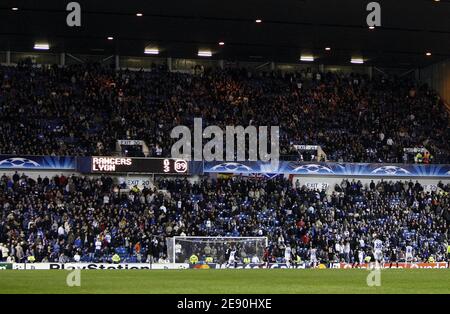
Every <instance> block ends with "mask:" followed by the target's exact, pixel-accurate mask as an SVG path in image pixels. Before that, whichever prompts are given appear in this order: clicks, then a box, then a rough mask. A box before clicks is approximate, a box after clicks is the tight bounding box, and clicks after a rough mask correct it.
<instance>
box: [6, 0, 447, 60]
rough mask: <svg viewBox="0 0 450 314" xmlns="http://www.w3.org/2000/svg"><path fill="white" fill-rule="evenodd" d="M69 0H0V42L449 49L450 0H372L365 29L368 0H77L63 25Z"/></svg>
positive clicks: (68, 46)
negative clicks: (373, 22)
mask: <svg viewBox="0 0 450 314" xmlns="http://www.w3.org/2000/svg"><path fill="white" fill-rule="evenodd" d="M69 2H70V1H69V0H66V1H63V0H2V1H1V3H0V50H11V51H30V50H32V49H33V45H34V43H35V42H37V41H47V42H49V43H50V49H51V50H50V51H53V52H63V51H64V52H70V53H83V54H105V55H112V54H120V55H128V56H144V47H146V46H152V47H158V48H159V50H160V56H162V57H167V56H171V57H182V58H197V52H198V50H199V49H206V50H211V51H212V53H213V58H214V59H225V60H242V61H245V60H249V61H261V62H263V61H276V62H288V63H296V62H300V61H299V59H300V55H301V54H306V55H314V57H315V60H316V62H319V63H323V64H349V63H350V58H351V57H352V56H353V57H363V58H364V59H365V60H367V64H373V65H378V66H387V67H389V66H392V67H405V68H411V67H416V66H425V65H427V64H429V63H433V62H437V61H440V60H443V59H446V58H449V57H450V22H449V16H450V0H440V1H434V0H395V1H393V0H385V1H378V2H379V3H380V4H381V7H382V16H381V19H382V27H379V28H375V29H373V30H371V29H369V28H368V26H367V24H366V16H367V14H368V12H367V11H366V5H367V4H368V3H369V2H370V1H369V0H241V1H238V0H228V1H211V0H189V1H186V0H185V1H178V0H164V1H144V0H140V1H138V0H128V1H116V0H95V1H92V0H90V1H88V0H78V2H79V3H80V4H81V8H82V26H81V27H68V26H66V16H67V13H68V12H67V11H66V5H67V3H69ZM13 7H15V8H18V10H12V8H13ZM137 13H141V14H142V16H137V15H136V14H137ZM257 19H261V20H262V22H261V23H256V22H255V20H257ZM107 37H113V38H114V39H113V40H108V39H107ZM220 41H222V42H224V45H223V46H221V45H219V44H218V43H219V42H220ZM326 47H329V48H331V50H329V51H326V50H325V48H326ZM427 52H430V53H431V56H426V53H427Z"/></svg>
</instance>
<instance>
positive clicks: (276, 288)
mask: <svg viewBox="0 0 450 314" xmlns="http://www.w3.org/2000/svg"><path fill="white" fill-rule="evenodd" d="M68 274H69V271H65V270H34V271H33V270H28V271H27V270H2V271H0V293H1V294H4V293H133V294H134V293H164V294H165V293H176V294H183V293H185V294H187V293H217V294H227V293H229V294H237V293H262V294H265V293H268V294H272V293H447V294H448V293H450V270H449V269H414V270H411V269H408V270H401V269H386V270H381V273H380V279H381V282H380V283H381V285H380V286H372V287H370V286H368V285H367V276H368V275H369V271H367V270H361V269H343V270H337V269H309V270H308V269H303V270H295V269H254V270H200V269H187V270H151V271H149V270H82V271H81V272H80V274H81V277H80V278H81V281H80V284H81V286H79V287H77V286H74V287H68V286H67V283H66V278H67V275H68Z"/></svg>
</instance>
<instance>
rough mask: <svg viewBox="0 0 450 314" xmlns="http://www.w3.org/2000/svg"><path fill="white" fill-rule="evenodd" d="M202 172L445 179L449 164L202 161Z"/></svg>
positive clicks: (449, 172)
mask: <svg viewBox="0 0 450 314" xmlns="http://www.w3.org/2000/svg"><path fill="white" fill-rule="evenodd" d="M203 172H204V173H234V174H265V175H267V176H271V175H274V174H294V175H311V176H318V175H319V176H364V177H444V178H445V177H448V178H450V165H439V164H430V165H423V164H371V163H334V162H317V163H314V162H291V161H280V162H279V164H278V166H276V167H274V166H272V164H271V163H268V162H261V161H246V162H215V161H211V162H204V163H203Z"/></svg>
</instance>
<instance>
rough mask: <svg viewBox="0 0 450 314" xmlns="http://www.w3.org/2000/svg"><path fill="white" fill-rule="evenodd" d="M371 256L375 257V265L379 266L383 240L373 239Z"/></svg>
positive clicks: (381, 257) (381, 258)
mask: <svg viewBox="0 0 450 314" xmlns="http://www.w3.org/2000/svg"><path fill="white" fill-rule="evenodd" d="M373 257H374V259H375V265H376V266H379V264H380V263H381V262H382V261H383V241H381V240H380V239H375V241H373Z"/></svg>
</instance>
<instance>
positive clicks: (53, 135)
mask: <svg viewBox="0 0 450 314" xmlns="http://www.w3.org/2000/svg"><path fill="white" fill-rule="evenodd" d="M268 112H270V113H271V114H270V115H268V114H267V113H268ZM194 117H202V118H203V120H204V123H207V124H208V125H218V126H221V127H222V126H224V125H243V126H247V125H250V124H252V125H268V126H270V125H279V126H280V129H281V138H280V143H281V153H282V155H283V156H284V158H287V159H293V160H306V161H307V160H310V159H311V156H307V155H304V154H299V153H298V152H297V150H296V149H294V146H293V145H295V144H308V145H320V146H321V147H322V149H323V150H324V151H325V152H326V154H327V159H328V160H330V161H338V162H390V163H412V162H424V163H431V162H432V163H449V162H450V161H449V156H450V154H449V152H450V146H449V145H450V128H449V122H448V121H449V115H448V112H447V110H446V109H445V107H444V105H443V103H442V102H441V100H440V99H439V97H438V96H437V95H436V94H435V93H434V92H433V91H431V90H430V89H428V88H427V87H426V86H424V85H420V86H419V85H418V84H417V83H415V82H413V81H408V80H405V79H403V78H402V79H400V78H394V77H381V78H374V79H372V80H369V79H368V77H366V76H363V75H356V74H349V75H344V74H332V73H311V72H308V71H303V72H298V73H290V74H286V73H285V74H281V73H275V72H266V73H250V72H248V71H247V70H245V69H241V70H208V69H206V70H205V71H204V72H202V73H199V74H197V75H193V74H183V73H174V72H168V71H167V70H166V69H165V68H164V67H154V68H153V69H152V71H145V72H144V71H128V70H121V71H116V70H115V69H111V68H106V67H102V66H100V65H96V64H88V65H77V66H66V67H63V68H60V67H57V66H54V67H42V68H37V67H33V66H31V65H30V64H29V63H27V62H22V63H20V64H19V65H18V66H17V67H5V66H2V67H0V119H1V120H2V122H3V123H2V124H1V125H0V154H25V155H36V154H37V155H60V156H61V155H71V156H92V155H112V154H114V153H115V150H116V148H115V144H116V141H117V140H119V139H141V140H144V141H145V142H146V144H147V145H148V146H149V148H150V153H149V155H150V156H158V157H161V156H169V155H170V147H171V144H172V143H173V140H172V139H170V137H169V136H168V134H170V130H171V129H172V128H173V127H174V126H176V125H188V126H192V124H193V118H194ZM423 147H425V148H426V149H428V150H429V151H430V152H431V155H427V156H422V157H423V158H420V159H418V160H417V159H416V160H414V158H412V157H411V156H408V154H407V153H405V151H404V149H405V148H423ZM314 158H316V159H320V158H321V157H320V156H315V157H314Z"/></svg>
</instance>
